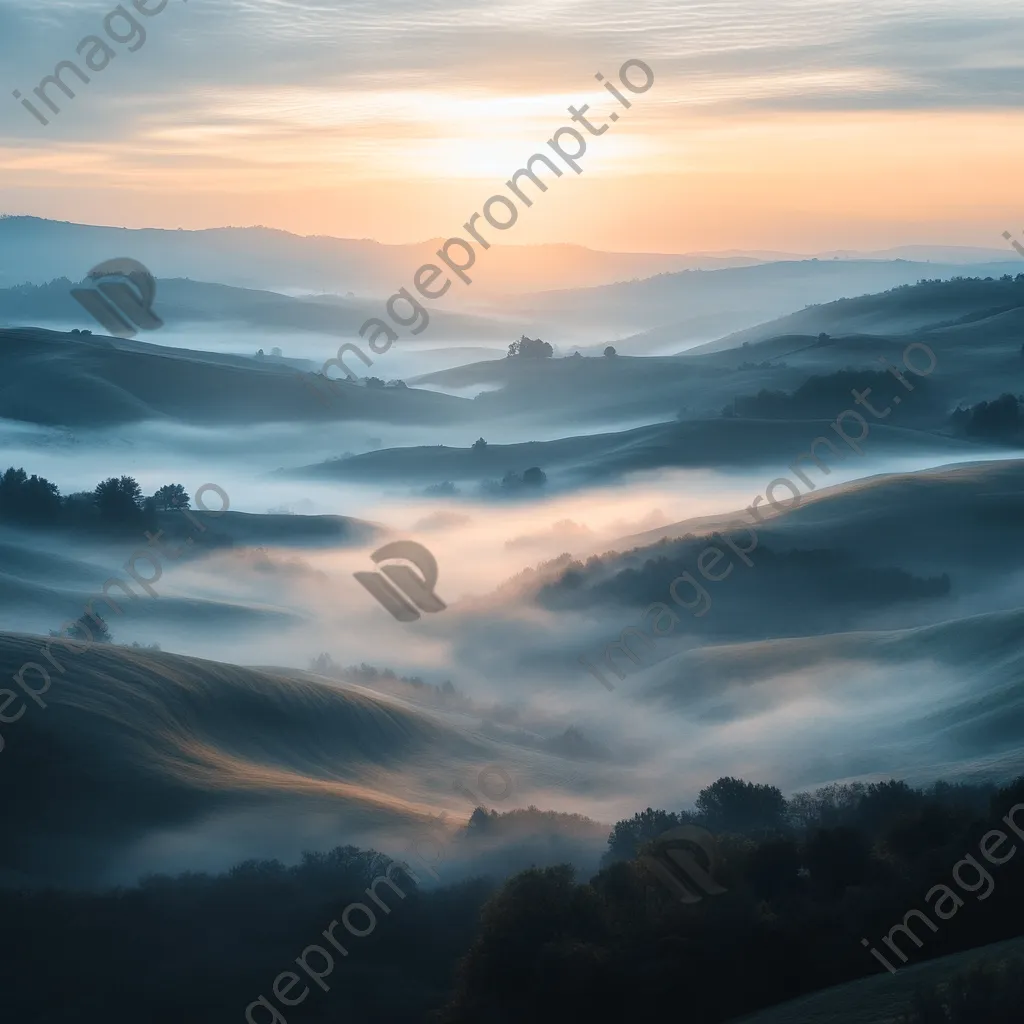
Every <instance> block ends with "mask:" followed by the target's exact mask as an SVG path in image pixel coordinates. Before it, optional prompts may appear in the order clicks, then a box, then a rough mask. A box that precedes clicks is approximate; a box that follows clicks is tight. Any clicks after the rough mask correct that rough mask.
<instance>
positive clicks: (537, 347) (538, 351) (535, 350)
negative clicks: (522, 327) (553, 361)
mask: <svg viewBox="0 0 1024 1024" xmlns="http://www.w3.org/2000/svg"><path fill="white" fill-rule="evenodd" d="M554 351H555V350H554V349H553V348H552V347H551V346H550V345H549V344H548V343H547V342H546V341H541V339H540V338H528V337H527V336H526V335H525V334H524V335H523V336H522V337H521V338H520V339H519V340H518V341H513V342H512V344H511V345H509V347H508V358H509V359H511V358H512V357H513V356H521V357H525V358H528V359H546V358H549V357H550V356H552V355H554Z"/></svg>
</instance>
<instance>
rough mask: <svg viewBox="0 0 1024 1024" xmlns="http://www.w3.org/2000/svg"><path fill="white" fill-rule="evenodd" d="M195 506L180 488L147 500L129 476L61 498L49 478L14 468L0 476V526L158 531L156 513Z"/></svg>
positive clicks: (163, 490) (169, 488) (170, 487)
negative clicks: (0, 524) (1, 524)
mask: <svg viewBox="0 0 1024 1024" xmlns="http://www.w3.org/2000/svg"><path fill="white" fill-rule="evenodd" d="M189 507H190V501H189V496H188V492H187V491H186V490H185V488H184V487H182V485H181V484H166V485H165V486H163V487H161V488H159V489H158V490H157V491H156V493H155V494H153V495H151V496H149V497H147V496H145V495H144V494H143V493H142V488H141V487H140V486H139V483H138V481H137V480H135V479H134V478H133V477H130V476H121V477H109V478H108V479H106V480H102V481H100V483H98V484H97V485H96V487H95V488H94V489H93V490H91V491H79V492H77V493H74V494H61V493H60V489H59V488H58V487H57V485H56V484H55V483H52V482H51V481H49V480H47V479H46V478H45V477H41V476H36V475H35V474H34V473H33V474H32V476H29V475H28V474H27V473H26V472H25V470H24V469H15V468H14V467H13V466H11V467H10V468H9V469H7V470H6V471H5V472H4V473H3V475H2V476H0V522H2V523H11V524H14V525H18V526H41V527H98V528H108V529H115V530H122V529H127V528H131V529H143V530H144V529H155V528H156V522H157V513H158V512H161V511H164V512H166V511H171V510H174V509H187V508H189Z"/></svg>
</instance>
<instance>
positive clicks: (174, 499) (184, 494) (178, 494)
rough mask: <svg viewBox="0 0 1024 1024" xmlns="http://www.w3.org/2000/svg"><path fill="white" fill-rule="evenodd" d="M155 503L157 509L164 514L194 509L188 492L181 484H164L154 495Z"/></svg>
mask: <svg viewBox="0 0 1024 1024" xmlns="http://www.w3.org/2000/svg"><path fill="white" fill-rule="evenodd" d="M153 501H154V503H155V504H156V507H157V508H158V509H160V510H161V511H163V512H169V511H172V510H174V509H182V508H191V507H192V504H191V501H190V500H189V496H188V491H186V490H185V488H184V487H182V485H181V484H164V486H163V487H161V488H160V489H159V490H158V491H157V492H156V494H154V495H153Z"/></svg>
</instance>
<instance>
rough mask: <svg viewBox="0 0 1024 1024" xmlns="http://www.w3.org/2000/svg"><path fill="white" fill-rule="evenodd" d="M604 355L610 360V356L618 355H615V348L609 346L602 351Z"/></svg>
mask: <svg viewBox="0 0 1024 1024" xmlns="http://www.w3.org/2000/svg"><path fill="white" fill-rule="evenodd" d="M604 354H605V355H606V356H607V357H608V358H609V359H611V357H612V356H615V355H618V353H617V352H616V351H615V346H614V345H609V346H608V347H607V348H606V349H605V350H604Z"/></svg>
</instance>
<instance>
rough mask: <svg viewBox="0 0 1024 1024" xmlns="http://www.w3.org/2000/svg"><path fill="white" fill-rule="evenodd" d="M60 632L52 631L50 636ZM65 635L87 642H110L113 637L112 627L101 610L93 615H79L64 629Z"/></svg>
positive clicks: (58, 634)
mask: <svg viewBox="0 0 1024 1024" xmlns="http://www.w3.org/2000/svg"><path fill="white" fill-rule="evenodd" d="M60 635H61V634H60V633H59V632H56V631H54V630H51V631H50V636H60ZM63 635H64V636H67V637H70V639H72V640H81V641H84V642H86V643H97V644H109V643H110V642H111V641H112V640H113V639H114V637H113V635H112V634H111V632H110V627H109V626H108V625H107V623H106V621H105V620H104V618H103V616H102V615H100V613H99V612H93V613H92V614H91V615H89V614H83V615H79V616H78V618H77V619H75V621H74V622H73V623H72V624H71V625H70V626H68V627H67V629H65V630H64V634H63Z"/></svg>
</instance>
